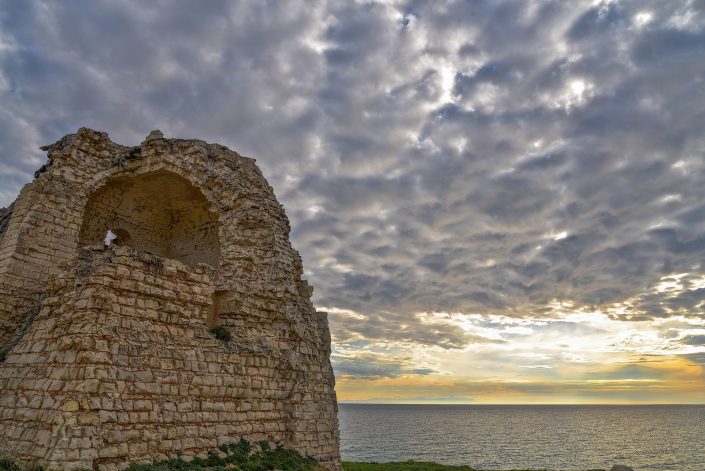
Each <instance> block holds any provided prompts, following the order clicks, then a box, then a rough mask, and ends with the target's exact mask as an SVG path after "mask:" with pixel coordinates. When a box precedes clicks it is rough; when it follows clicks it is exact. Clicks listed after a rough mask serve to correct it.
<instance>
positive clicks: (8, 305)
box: [0, 128, 340, 470]
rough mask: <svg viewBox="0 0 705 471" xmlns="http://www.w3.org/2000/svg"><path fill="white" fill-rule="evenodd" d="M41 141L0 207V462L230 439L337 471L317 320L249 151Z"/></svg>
mask: <svg viewBox="0 0 705 471" xmlns="http://www.w3.org/2000/svg"><path fill="white" fill-rule="evenodd" d="M43 149H44V150H46V151H48V156H49V163H48V164H47V165H45V166H44V167H42V169H40V171H39V172H37V175H36V178H35V180H34V182H32V183H31V184H28V185H27V186H25V187H24V189H23V190H22V192H21V193H20V195H19V197H18V198H17V200H16V201H15V202H14V203H13V204H12V205H11V206H9V207H8V208H5V209H2V210H0V358H4V360H3V361H2V362H0V455H2V456H10V457H12V458H15V459H17V460H19V461H20V462H22V463H25V464H38V465H42V466H45V467H47V468H50V469H54V468H63V469H76V468H89V469H100V470H104V469H105V470H112V469H118V468H122V467H124V466H125V465H126V464H127V463H128V462H136V461H137V462H139V461H148V460H158V459H165V458H168V457H173V456H175V455H176V454H177V452H178V453H180V454H182V455H183V456H185V457H189V456H194V455H196V454H199V453H202V452H204V451H206V450H212V449H214V448H216V447H217V446H219V445H221V444H226V443H231V442H236V441H238V440H239V439H240V438H241V437H244V438H246V439H249V440H250V441H260V440H268V441H270V442H277V441H280V442H282V443H283V444H284V445H285V446H288V447H292V448H295V449H297V450H299V451H301V452H302V453H303V454H306V455H311V456H313V457H315V458H316V459H318V460H319V461H320V462H321V463H322V464H324V465H325V466H326V467H328V468H330V469H340V457H339V451H338V450H339V438H338V421H337V404H336V398H335V390H334V382H335V380H334V377H333V371H332V369H331V365H330V360H329V355H330V335H329V332H328V321H327V318H326V314H325V313H321V312H316V310H315V309H314V308H313V305H312V304H311V301H310V297H311V293H312V288H311V287H310V286H309V285H308V284H307V283H306V281H305V280H303V279H302V278H301V275H302V265H301V259H300V257H299V255H298V253H297V252H296V251H294V250H293V249H292V247H291V245H290V243H289V239H288V234H289V222H288V220H287V217H286V215H285V214H284V210H283V208H282V206H281V205H280V204H279V203H278V202H277V200H276V198H275V196H274V193H273V191H272V188H271V187H270V186H269V185H268V184H267V181H266V180H265V179H264V177H263V176H262V174H261V172H260V171H259V169H258V168H257V166H256V165H255V162H254V160H252V159H249V158H246V157H242V156H240V155H238V154H237V153H235V152H233V151H231V150H229V149H227V148H225V147H223V146H220V145H217V144H207V143H205V142H203V141H197V140H182V139H165V138H163V136H162V135H161V133H160V132H158V131H153V132H152V133H151V134H150V135H149V136H148V137H147V139H146V140H145V141H144V142H143V143H142V144H141V145H140V146H137V147H125V146H121V145H118V144H115V143H113V142H112V141H110V139H108V136H107V134H105V133H101V132H96V131H92V130H90V129H85V128H82V129H80V130H79V131H78V132H77V133H76V134H71V135H68V136H66V137H64V138H62V139H61V140H59V141H58V142H56V143H55V144H52V145H50V146H46V147H44V148H43ZM108 229H111V230H112V231H113V232H114V233H115V234H117V235H118V244H119V245H117V246H110V247H108V248H107V249H106V248H104V247H103V246H102V239H103V237H104V235H105V233H106V231H107V230H108ZM215 326H222V327H223V328H225V329H227V330H228V331H229V333H230V334H231V337H232V338H231V340H229V341H225V340H219V339H217V338H215V336H214V335H213V334H212V333H211V332H210V330H209V329H210V328H212V327H215Z"/></svg>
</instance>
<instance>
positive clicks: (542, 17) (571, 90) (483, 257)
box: [0, 0, 705, 403]
mask: <svg viewBox="0 0 705 471" xmlns="http://www.w3.org/2000/svg"><path fill="white" fill-rule="evenodd" d="M81 126H88V127H91V128H94V129H98V130H103V131H107V132H108V133H109V134H110V136H111V138H112V139H113V140H114V141H116V142H118V143H121V144H126V145H136V144H138V143H139V142H140V141H142V140H143V138H144V136H145V135H146V134H147V133H148V132H149V131H150V130H151V129H156V128H158V129H161V130H162V131H163V132H164V133H165V135H166V136H167V137H184V138H201V139H204V140H207V141H210V142H218V143H221V144H224V145H227V146H229V147H231V148H232V149H234V150H237V151H238V152H240V153H241V154H243V155H248V156H251V157H255V158H256V159H257V161H258V163H259V165H260V166H261V167H262V170H263V172H264V174H265V176H266V177H267V178H268V179H269V181H270V183H271V184H272V185H273V187H274V189H275V192H276V194H277V196H278V198H279V199H280V201H281V202H282V203H283V204H284V205H285V207H286V209H287V212H288V215H289V218H290V219H291V222H292V233H291V236H292V241H293V244H294V246H295V247H296V248H297V249H298V250H300V251H301V254H302V256H303V259H304V265H305V267H306V276H307V278H308V279H309V280H310V281H311V283H312V284H313V285H314V286H315V294H314V300H315V303H316V305H317V306H318V307H319V308H320V309H322V310H327V311H329V312H330V323H331V330H332V334H333V338H334V351H333V357H332V360H333V363H334V367H335V370H336V374H337V377H338V384H337V389H338V395H339V398H340V399H341V400H345V401H372V402H463V403H465V402H469V403H532V402H545V403H559V402H620V403H621V402H705V2H703V1H698V0H691V1H663V0H654V1H648V0H638V1H577V0H571V1H497V0H492V1H489V0H488V1H433V0H425V1H424V0H418V1H415V0H409V1H393V0H390V1H388V2H368V1H352V0H350V1H348V0H345V1H343V0H341V1H333V0H331V1H318V2H312V1H309V0H302V1H287V2H278V1H251V2H221V1H208V2H202V1H181V2H173V3H172V2H166V1H143V2H139V1H121V2H108V1H95V0H86V1H66V2H40V1H24V0H22V1H20V0H0V206H4V205H7V204H9V203H10V202H11V201H12V200H13V199H14V198H15V196H16V195H17V193H18V191H19V189H20V188H21V186H22V185H23V184H25V183H27V182H29V181H31V179H32V174H33V172H34V171H35V170H36V169H37V168H38V167H39V166H40V165H41V164H42V163H43V162H44V160H45V158H46V156H45V155H44V153H42V152H41V151H39V149H38V147H39V146H40V145H44V144H48V143H51V142H54V141H56V140H57V139H59V138H60V137H62V136H63V135H65V134H67V133H71V132H74V131H75V130H76V129H77V128H79V127H81Z"/></svg>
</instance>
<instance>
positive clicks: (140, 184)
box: [79, 169, 220, 268]
mask: <svg viewBox="0 0 705 471" xmlns="http://www.w3.org/2000/svg"><path fill="white" fill-rule="evenodd" d="M108 229H110V230H113V232H115V231H116V230H117V231H118V232H117V234H118V240H119V243H121V244H122V245H127V246H130V247H133V248H136V249H139V250H143V251H145V252H150V253H153V254H155V255H159V256H162V257H168V258H172V259H176V260H179V261H181V262H183V263H185V264H187V265H191V266H193V265H195V264H197V263H207V264H209V265H211V266H213V267H214V268H218V264H219V259H220V242H219V234H218V231H219V220H218V212H217V210H216V209H215V208H214V207H213V205H212V204H211V203H210V202H209V200H208V199H206V197H205V196H204V194H203V193H202V192H201V190H200V189H199V188H197V187H195V186H194V185H193V184H192V183H191V182H190V181H189V180H187V179H185V178H184V177H182V176H180V175H178V174H176V173H174V172H170V171H168V170H163V169H160V170H155V171H149V172H145V173H140V174H137V175H132V174H130V175H121V176H116V177H114V178H111V179H109V180H106V181H105V182H104V183H103V185H101V186H100V187H98V188H97V190H95V191H94V192H93V193H92V194H91V195H90V197H89V198H88V202H87V204H86V206H85V209H84V213H83V221H82V224H81V230H80V234H79V246H85V245H95V244H98V243H102V240H103V238H104V237H105V233H106V232H107V230H108ZM121 234H122V235H123V237H124V240H120V239H119V238H120V235H121Z"/></svg>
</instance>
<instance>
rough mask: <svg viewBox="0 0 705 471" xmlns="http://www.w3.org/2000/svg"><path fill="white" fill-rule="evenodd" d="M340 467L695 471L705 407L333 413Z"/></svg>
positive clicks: (358, 407) (371, 408)
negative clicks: (416, 463)
mask: <svg viewBox="0 0 705 471" xmlns="http://www.w3.org/2000/svg"><path fill="white" fill-rule="evenodd" d="M339 420H340V452H341V455H342V458H343V460H345V461H375V462H388V461H405V460H420V461H434V462H437V463H443V464H452V465H468V466H472V467H475V468H478V469H482V470H500V469H502V470H507V469H527V468H528V469H550V470H575V471H577V470H581V471H584V470H586V469H610V468H611V467H612V466H613V465H615V464H623V465H627V466H631V467H633V468H634V469H635V470H636V471H638V470H650V469H659V470H677V471H705V405H648V406H622V405H619V406H617V405H613V406H609V405H539V406H537V405H420V404H419V405H406V404H405V405H389V404H350V403H347V404H346V403H343V404H340V406H339Z"/></svg>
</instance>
